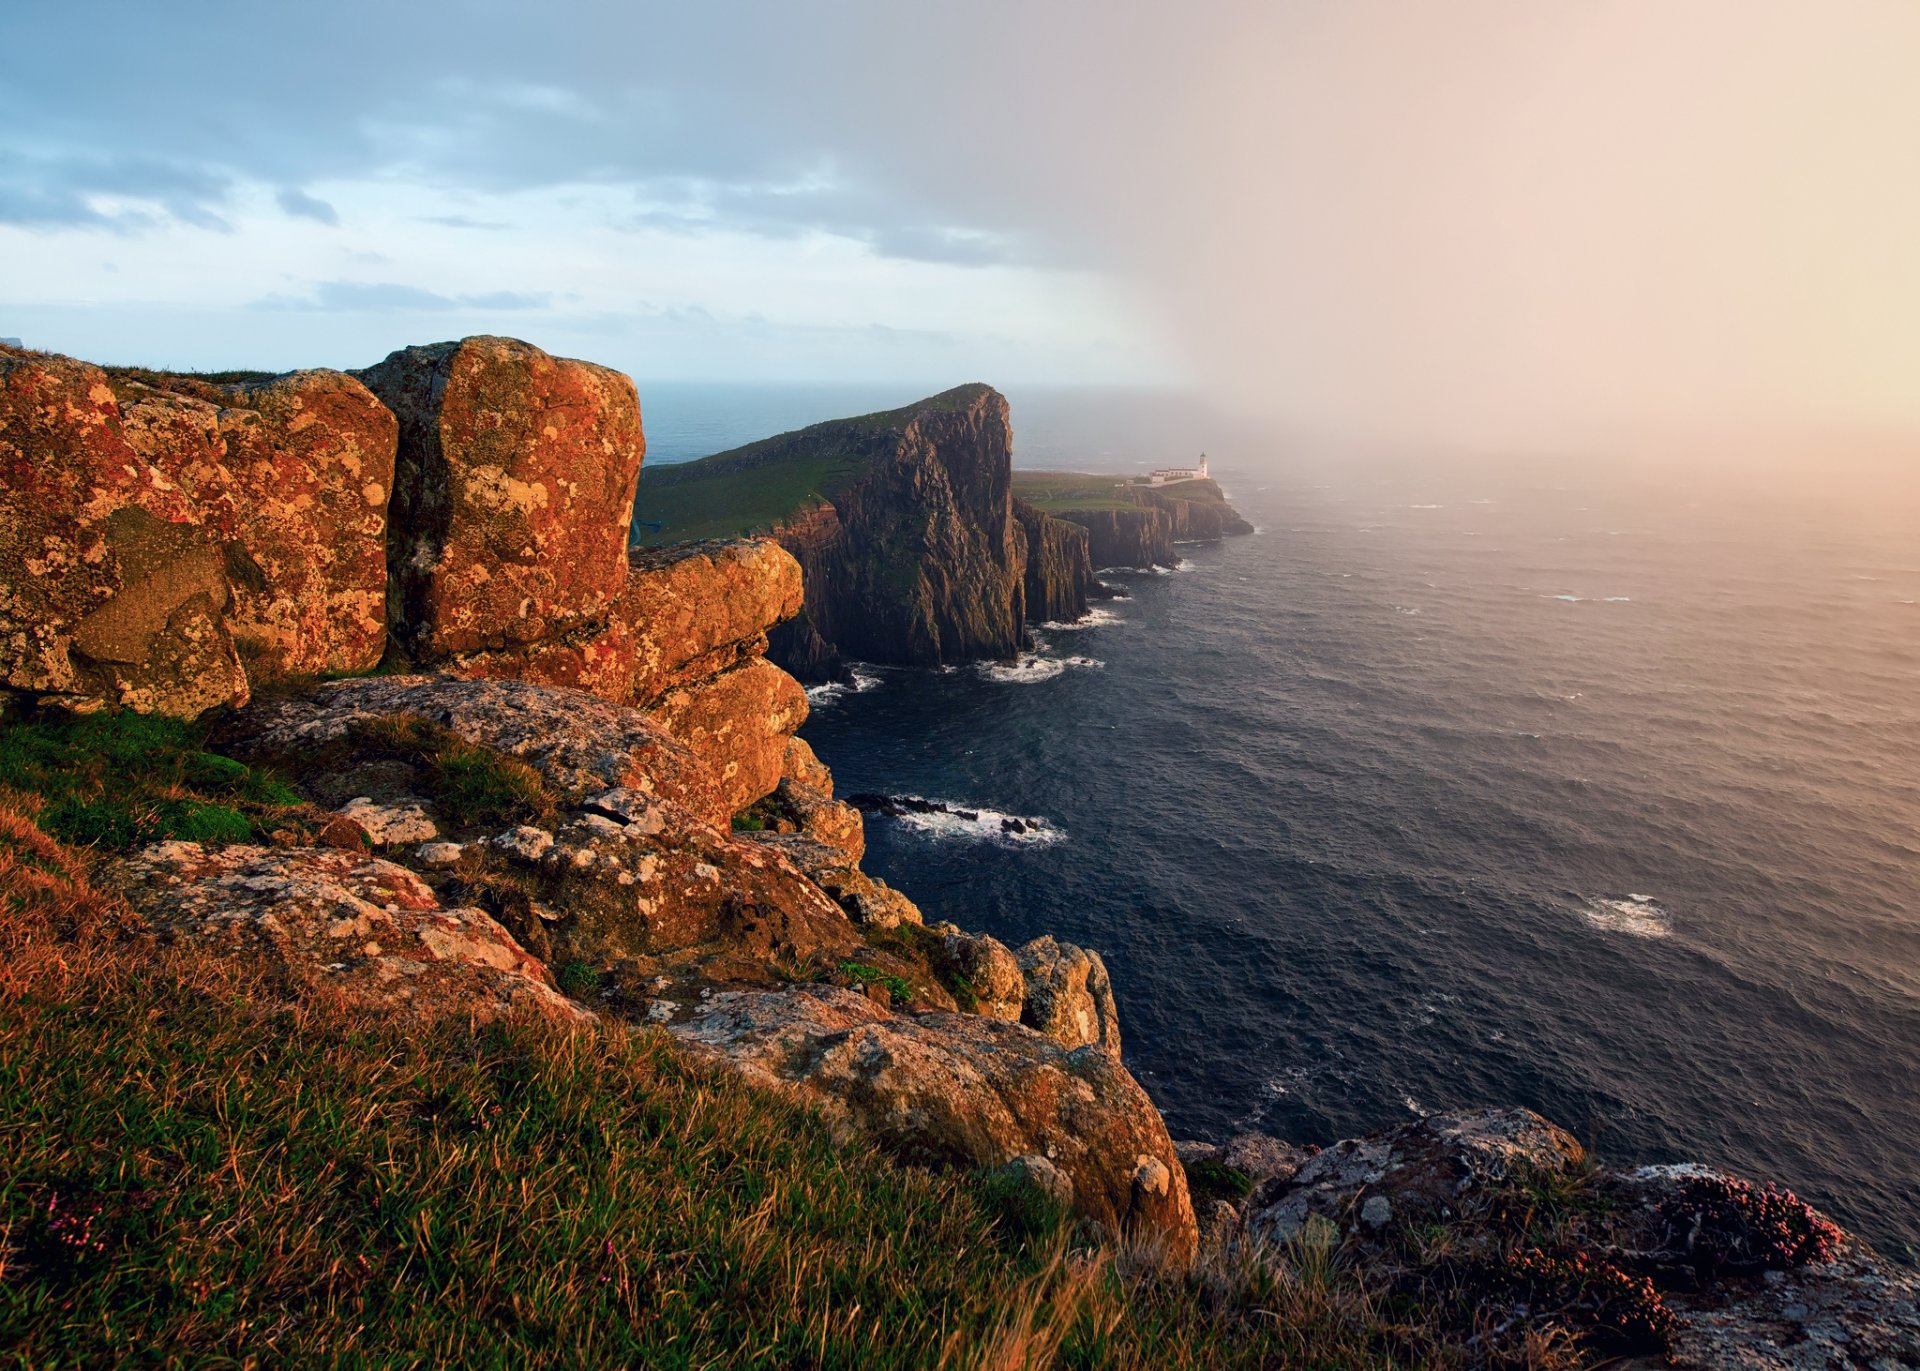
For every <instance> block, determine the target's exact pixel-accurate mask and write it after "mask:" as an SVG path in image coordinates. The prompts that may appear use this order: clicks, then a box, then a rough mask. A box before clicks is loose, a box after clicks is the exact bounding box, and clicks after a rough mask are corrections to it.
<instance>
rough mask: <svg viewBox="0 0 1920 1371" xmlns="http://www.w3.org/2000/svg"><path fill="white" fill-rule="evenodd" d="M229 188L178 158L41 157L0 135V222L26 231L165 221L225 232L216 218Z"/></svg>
mask: <svg viewBox="0 0 1920 1371" xmlns="http://www.w3.org/2000/svg"><path fill="white" fill-rule="evenodd" d="M231 190H232V182H231V180H230V178H228V177H226V176H225V175H223V174H222V173H221V172H219V171H218V170H217V169H211V168H207V167H201V166H195V165H192V164H189V163H186V162H181V161H177V160H167V159H163V158H152V157H143V156H127V155H103V154H98V153H52V154H48V153H40V154H35V153H32V152H28V151H24V150H21V149H18V148H9V147H7V146H6V144H5V140H4V138H0V223H6V224H18V225H22V226H24V227H29V228H57V227H68V228H72V227H81V228H104V229H110V230H114V231H116V232H123V233H126V232H135V231H138V230H141V229H146V228H152V227H154V226H156V225H158V224H160V223H162V222H164V220H165V219H166V218H168V217H171V218H173V219H176V220H178V221H180V222H181V223H186V224H191V225H193V226H195V227H197V228H205V229H213V230H217V231H225V230H227V229H228V228H230V225H229V223H228V221H227V219H226V217H225V216H224V215H223V214H221V213H220V209H221V208H222V207H224V205H225V203H226V201H227V198H228V196H229V194H230V192H231Z"/></svg>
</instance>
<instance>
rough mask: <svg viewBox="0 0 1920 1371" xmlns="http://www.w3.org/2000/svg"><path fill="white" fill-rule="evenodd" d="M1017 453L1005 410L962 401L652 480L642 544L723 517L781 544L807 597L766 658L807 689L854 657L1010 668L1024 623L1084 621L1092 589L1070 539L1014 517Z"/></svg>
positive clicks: (938, 400)
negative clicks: (654, 528)
mask: <svg viewBox="0 0 1920 1371" xmlns="http://www.w3.org/2000/svg"><path fill="white" fill-rule="evenodd" d="M1012 443H1013V435H1012V428H1011V425H1010V423H1009V418H1008V409H1007V402H1006V399H1005V397H1003V396H1002V395H1000V394H999V393H998V392H997V391H994V390H992V389H990V388H989V387H986V386H979V385H974V386H962V387H960V388H958V389H956V390H951V391H947V392H945V393H944V394H941V395H936V396H933V397H931V398H929V399H926V400H923V401H921V402H920V403H918V404H916V405H909V406H907V407H905V408H904V409H899V410H893V411H890V412H887V413H884V414H874V415H867V416H864V417H862V418H858V419H843V420H836V421H833V422H830V423H825V424H816V425H814V426H813V427H811V428H806V429H801V430H799V431H798V432H795V433H788V434H783V435H781V436H779V437H777V438H770V439H767V440H765V441H763V442H759V443H754V444H751V445H750V446H748V447H744V448H740V449H737V450H735V451H733V452H726V453H721V454H719V455H717V456H714V457H708V458H705V459H703V460H701V461H698V462H690V463H686V464H684V465H681V466H675V467H667V468H662V469H659V470H656V471H649V472H648V473H647V474H646V476H645V477H644V479H643V480H642V482H641V496H640V515H641V517H642V518H643V519H646V520H648V521H649V523H650V524H651V523H658V524H659V525H660V529H659V532H658V533H657V534H649V535H647V539H648V541H654V542H659V541H663V540H667V541H670V540H673V539H677V538H684V537H688V536H697V535H700V534H704V533H706V532H709V531H711V525H713V524H714V523H716V522H719V519H720V516H718V515H716V514H715V511H716V510H727V509H737V510H738V511H739V513H738V514H737V516H735V517H734V520H733V526H734V527H736V528H737V527H752V528H754V529H756V530H760V531H765V532H768V533H771V534H772V535H773V536H774V537H776V538H778V539H779V541H780V543H781V545H782V546H784V547H785V548H786V549H787V550H788V551H789V552H791V553H792V554H793V556H794V557H795V558H796V559H797V560H798V562H799V564H800V566H801V568H802V570H803V573H804V575H803V579H804V583H805V586H806V597H805V609H804V612H803V613H802V614H801V615H799V616H798V617H797V618H795V619H793V621H792V622H791V623H790V624H788V625H787V626H786V627H785V628H783V629H781V630H779V631H777V632H776V633H775V634H774V635H773V643H772V649H771V651H772V656H773V659H774V660H775V661H777V662H779V663H780V665H781V666H783V667H785V668H786V669H787V670H788V671H790V672H792V673H793V674H794V675H795V676H797V677H799V678H800V679H802V680H805V681H810V682H812V681H825V680H840V679H845V674H846V667H845V660H846V659H848V658H853V659H858V660H864V661H873V662H886V663H894V664H899V665H907V666H942V665H947V664H950V663H955V662H965V661H974V660H980V659H995V658H1007V657H1012V656H1014V655H1015V654H1016V653H1017V652H1019V651H1020V650H1021V649H1022V648H1023V647H1026V646H1028V644H1029V638H1028V634H1027V631H1026V625H1027V624H1028V623H1029V622H1040V621H1045V620H1050V619H1064V618H1076V617H1078V616H1079V615H1081V614H1084V613H1085V612H1086V600H1087V595H1088V592H1089V590H1090V589H1091V588H1092V586H1093V577H1092V571H1091V567H1090V565H1089V564H1088V562H1087V559H1086V556H1085V546H1084V544H1085V540H1084V539H1083V538H1082V537H1081V536H1080V534H1079V533H1078V531H1076V530H1074V529H1072V528H1070V527H1067V526H1064V525H1062V524H1061V523H1060V521H1058V520H1055V519H1053V518H1052V517H1051V516H1049V515H1047V514H1045V513H1043V512H1042V511H1040V510H1037V509H1032V508H1024V509H1019V510H1017V509H1016V507H1015V501H1014V499H1013V496H1012V455H1011V454H1012ZM788 489H790V490H791V492H792V493H791V497H790V498H789V499H786V500H785V501H784V502H783V503H777V504H775V505H772V506H769V505H768V504H767V501H768V500H769V498H773V497H770V496H769V495H768V494H767V492H768V491H770V490H774V491H778V490H788Z"/></svg>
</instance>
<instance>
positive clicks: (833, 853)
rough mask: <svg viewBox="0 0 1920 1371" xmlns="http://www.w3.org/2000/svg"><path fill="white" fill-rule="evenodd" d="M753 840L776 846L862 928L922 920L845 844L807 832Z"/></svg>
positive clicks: (916, 910)
mask: <svg viewBox="0 0 1920 1371" xmlns="http://www.w3.org/2000/svg"><path fill="white" fill-rule="evenodd" d="M783 784H784V782H783ZM753 841H754V842H756V843H759V844H761V845H763V846H766V847H771V848H775V849H777V850H778V851H779V852H780V853H781V854H783V855H784V856H785V857H786V858H787V859H788V860H789V861H791V862H792V863H793V864H794V866H796V867H797V868H799V870H800V871H801V872H802V873H804V874H805V876H806V878H807V879H808V880H809V881H812V882H813V883H814V884H815V885H816V886H818V887H819V888H820V889H821V890H822V891H824V892H825V893H826V895H827V896H828V897H829V898H830V899H832V900H833V902H834V903H835V904H837V905H839V906H840V908H841V909H842V910H843V911H845V913H846V916H847V917H848V918H849V919H851V920H852V921H853V922H854V923H855V924H858V925H860V926H861V927H863V928H880V929H892V928H898V927H900V925H902V924H914V925H920V924H923V923H925V919H924V918H923V917H922V916H921V913H920V909H919V907H918V906H917V905H915V904H914V902H913V901H912V900H909V899H908V898H907V897H906V896H905V895H902V894H901V893H900V892H899V891H897V890H895V889H894V888H893V887H892V886H890V885H888V884H887V883H886V882H885V881H883V880H881V879H879V878H878V877H877V876H869V875H867V873H866V872H864V871H862V870H861V869H860V867H859V865H858V864H857V862H856V861H854V860H853V859H851V858H849V857H848V855H847V853H846V850H845V849H844V848H840V847H834V846H831V845H829V844H827V843H823V842H821V841H819V840H818V839H816V838H813V837H811V836H809V835H807V834H806V833H791V834H786V833H757V834H755V835H753Z"/></svg>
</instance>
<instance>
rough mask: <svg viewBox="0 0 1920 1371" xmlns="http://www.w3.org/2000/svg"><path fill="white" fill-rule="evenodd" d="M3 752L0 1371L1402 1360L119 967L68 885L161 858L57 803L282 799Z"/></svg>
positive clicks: (659, 1089) (1006, 1189)
mask: <svg viewBox="0 0 1920 1371" xmlns="http://www.w3.org/2000/svg"><path fill="white" fill-rule="evenodd" d="M0 743H4V745H5V748H6V751H7V755H9V756H14V757H32V758H34V759H35V762H36V769H35V770H34V771H33V772H32V773H31V774H30V775H26V776H23V775H22V774H21V773H20V772H14V773H12V775H11V776H10V777H9V779H10V780H14V781H16V782H20V781H25V782H26V783H27V784H28V785H29V787H30V788H28V789H6V788H0V1158H4V1160H0V1360H3V1361H5V1362H6V1363H7V1364H10V1365H22V1366H56V1365H116V1364H125V1363H130V1362H134V1361H139V1362H143V1363H146V1362H151V1363H154V1364H178V1363H191V1364H205V1363H218V1364H222V1365H227V1364H233V1365H265V1364H272V1365H296V1366H344V1365H364V1364H378V1365H383V1366H428V1365H459V1366H475V1367H485V1366H501V1367H505V1366H515V1367H519V1366H554V1367H561V1366H566V1367H572V1366H598V1365H607V1366H662V1367H671V1366H702V1367H712V1366H740V1367H755V1366H759V1367H790V1366H816V1367H829V1366H832V1367H863V1368H865V1367H895V1366H898V1367H953V1368H962V1367H980V1368H1016V1367H1030V1368H1040V1367H1046V1366H1056V1365H1057V1366H1073V1367H1096V1366H1098V1367H1106V1366H1123V1367H1124V1366H1135V1367H1155V1368H1159V1367H1173V1368H1177V1367H1203V1366H1204V1367H1232V1366H1295V1365H1298V1366H1306V1365H1313V1366H1355V1367H1358V1366H1376V1365H1386V1364H1389V1362H1397V1363H1398V1364H1405V1363H1406V1362H1407V1361H1409V1360H1415V1361H1426V1360H1429V1357H1428V1356H1427V1355H1426V1352H1427V1351H1428V1350H1430V1347H1429V1344H1428V1342H1427V1340H1426V1339H1425V1338H1424V1337H1421V1336H1418V1335H1414V1334H1409V1333H1407V1332H1405V1331H1403V1330H1401V1329H1399V1328H1397V1327H1396V1324H1397V1320H1396V1319H1392V1318H1389V1317H1386V1316H1385V1315H1384V1314H1378V1313H1376V1312H1375V1311H1374V1309H1373V1307H1372V1305H1371V1304H1370V1303H1369V1301H1368V1300H1367V1298H1366V1296H1365V1295H1364V1293H1363V1292H1362V1290H1361V1287H1360V1283H1359V1281H1358V1279H1357V1278H1356V1277H1354V1276H1351V1275H1349V1274H1346V1273H1344V1272H1342V1271H1341V1270H1339V1269H1338V1268H1337V1267H1336V1266H1335V1265H1334V1264H1332V1263H1331V1261H1330V1260H1328V1259H1327V1254H1326V1252H1325V1251H1324V1250H1322V1251H1320V1252H1319V1254H1318V1255H1314V1254H1312V1253H1308V1254H1307V1255H1306V1258H1305V1259H1304V1260H1303V1262H1302V1263H1301V1264H1300V1265H1299V1266H1297V1267H1285V1268H1271V1269H1268V1268H1256V1267H1254V1266H1252V1265H1251V1264H1247V1265H1245V1266H1241V1267H1231V1268H1229V1267H1226V1266H1221V1267H1217V1268H1212V1269H1207V1270H1203V1271H1201V1272H1199V1273H1196V1274H1194V1275H1192V1276H1183V1277H1179V1278H1162V1277H1153V1276H1149V1275H1147V1274H1145V1273H1144V1271H1142V1272H1135V1271H1133V1270H1131V1269H1130V1268H1129V1267H1128V1265H1127V1263H1126V1261H1125V1259H1124V1256H1123V1255H1122V1254H1119V1253H1116V1252H1115V1251H1114V1250H1113V1249H1109V1248H1101V1247H1098V1246H1088V1245H1084V1244H1081V1243H1080V1241H1079V1240H1078V1239H1077V1238H1076V1236H1075V1234H1074V1232H1073V1230H1072V1229H1071V1228H1070V1226H1069V1223H1068V1221H1067V1219H1066V1216H1065V1215H1064V1213H1063V1211H1061V1210H1060V1209H1058V1208H1056V1207H1055V1206H1054V1205H1053V1204H1052V1203H1051V1202H1049V1201H1048V1200H1047V1199H1045V1198H1044V1197H1043V1196H1042V1195H1041V1194H1040V1193H1039V1192H1038V1191H1036V1190H1034V1189H1033V1188H1031V1186H1030V1185H1028V1184H1027V1183H1026V1182H1014V1181H1011V1180H1008V1179H1005V1178H1001V1177H998V1176H996V1175H992V1174H984V1173H983V1174H955V1173H952V1172H946V1173H938V1172H930V1171H925V1170H920V1169H916V1168H913V1167H908V1166H903V1165H900V1164H898V1163H896V1162H894V1161H891V1160H889V1159H888V1158H886V1157H885V1156H883V1155H881V1154H880V1153H879V1152H877V1151H876V1150H874V1149H872V1148H871V1147H868V1146H866V1145H864V1144H861V1143H858V1142H855V1143H846V1142H844V1141H837V1140H836V1139H835V1138H834V1137H833V1136H832V1135H831V1134H830V1132H829V1130H828V1128H827V1127H826V1125H825V1124H824V1123H823V1122H822V1121H821V1120H820V1119H819V1117H818V1116H817V1115H815V1114H814V1113H812V1112H811V1111H810V1110H808V1109H805V1108H802V1107H801V1106H799V1105H796V1104H794V1103H791V1102H789V1101H787V1100H785V1099H782V1098H779V1097H776V1096H773V1095H769V1094H764V1093H761V1092H758V1091H755V1090H753V1089H750V1088H748V1087H746V1086H744V1085H743V1084H741V1083H740V1081H739V1079H738V1078H737V1077H735V1076H732V1075H723V1074H721V1073H719V1072H717V1071H712V1070H708V1069H706V1068H704V1067H702V1066H700V1065H698V1064H695V1063H693V1062H691V1061H690V1060H688V1059H687V1058H686V1057H684V1056H683V1055H682V1054H681V1053H680V1051H679V1050H677V1049H676V1048H675V1047H674V1046H673V1045H672V1044H671V1043H670V1042H669V1040H668V1039H667V1038H666V1036H665V1035H664V1034H661V1033H658V1032H654V1031H643V1030H639V1029H633V1028H627V1027H623V1026H620V1025H616V1024H602V1025H598V1026H595V1027H593V1028H590V1029H586V1030H577V1031H572V1032H569V1031H566V1030H563V1029H556V1028H554V1027H551V1026H544V1025H540V1024H536V1023H531V1022H528V1023H508V1024H505V1025H499V1026H494V1027H490V1028H484V1029H474V1028H470V1027H466V1026H463V1025H457V1024H451V1025H444V1026H443V1027H441V1028H440V1029H438V1030H435V1031H432V1032H430V1033H425V1034H422V1033H419V1032H411V1033H410V1032H405V1031H402V1030H401V1029H399V1028H398V1027H396V1026H394V1025H392V1024H389V1023H385V1022H382V1021H380V1020H378V1019H375V1018H369V1017H365V1016H355V1015H353V1014H350V1013H348V1012H347V1011H345V1010H338V1009H333V1008H330V1007H329V1006H328V1005H327V1004H325V1003H317V1002H312V1001H309V1002H305V1003H301V1004H297V1005H293V1004H289V1003H287V1002H286V1000H285V999H284V997H283V996H282V995H281V994H280V993H279V992H278V991H277V990H276V988H275V987H274V986H272V985H269V984H267V983H265V982H264V981H262V980H261V979H259V978H258V976H257V974H255V973H249V972H246V971H243V970H241V969H239V968H238V967H237V966H236V965H235V964H232V963H226V962H221V961H218V960H215V961H208V960H205V959H196V958H193V957H191V956H189V955H187V954H185V953H182V952H179V951H176V950H173V949H170V948H168V947H166V946H157V945H154V944H153V943H151V942H150V941H148V940H146V939H145V938H144V937H143V936H141V934H140V932H139V929H138V921H137V919H136V918H135V917H134V916H133V915H132V913H131V911H129V910H128V909H126V907H125V906H123V905H121V904H120V903H119V901H118V900H117V899H116V898H115V897H114V896H113V895H112V894H111V893H110V892H109V891H108V890H107V889H105V888H103V887H102V886H101V885H99V884H98V883H97V882H96V874H95V873H96V869H97V867H98V865H99V863H101V862H102V861H104V860H106V859H108V858H110V857H111V856H112V854H113V852H114V850H115V849H116V848H118V847H123V846H127V845H130V844H132V843H134V842H137V841H140V840H142V838H143V837H145V836H150V835H151V833H154V832H158V833H165V832H169V831H173V829H174V828H175V826H176V825H175V822H173V821H169V820H165V817H164V816H162V820H157V821H156V825H157V826H156V827H154V828H153V829H151V830H149V829H148V828H146V826H144V825H141V824H112V825H107V826H105V827H102V828H99V829H97V830H94V832H95V833H96V837H95V840H94V844H93V845H92V846H88V847H69V846H66V845H63V844H62V843H60V842H58V841H56V840H55V839H54V838H53V837H52V836H50V835H49V833H48V832H47V831H46V827H47V826H52V827H58V828H61V829H62V830H63V831H72V830H70V829H69V828H68V827H67V825H68V824H69V822H70V820H69V817H67V816H71V814H72V813H73V812H74V810H73V808H72V804H71V801H72V800H73V798H74V794H75V791H76V787H74V786H69V785H67V784H66V782H64V781H62V780H61V779H60V778H61V777H63V776H67V775H74V776H81V777H86V776H96V777H97V776H99V775H101V774H102V769H103V768H104V767H108V766H116V767H119V768H121V769H123V770H125V771H127V772H130V773H131V772H139V773H144V774H151V775H154V776H158V777H161V778H163V780H161V781H159V782H156V783H155V786H154V788H153V789H152V791H151V792H150V793H148V792H143V794H144V796H145V797H144V798H142V797H140V796H136V797H135V798H134V799H133V800H132V801H130V804H129V808H130V810H131V811H132V812H133V813H135V814H136V815H143V814H147V813H148V812H149V811H150V810H154V811H155V812H157V810H155V807H156V806H157V805H158V804H159V803H160V802H161V801H162V800H164V801H166V802H170V803H173V804H175V805H180V806H191V805H204V806H219V807H223V808H226V809H229V810H230V811H232V812H233V813H234V814H236V815H237V816H240V817H242V818H245V817H247V816H249V815H250V814H257V813H259V812H260V811H259V810H256V809H255V808H254V807H255V806H258V805H270V804H271V802H272V801H273V800H277V799H278V798H279V797H278V796H277V795H276V794H273V793H271V792H268V793H267V794H266V796H265V798H264V799H256V798H254V795H253V794H252V791H257V790H260V789H262V788H265V787H269V786H270V785H271V778H270V777H265V776H261V775H258V774H255V775H254V776H253V777H252V779H251V780H250V781H249V782H248V783H247V784H245V785H241V784H239V778H237V777H236V776H235V775H234V774H233V773H232V771H230V770H229V769H228V768H222V767H220V766H218V765H215V764H212V763H209V762H207V761H205V760H201V759H204V758H208V757H212V756H214V755H216V754H213V753H209V752H207V751H205V743H206V740H205V737H204V736H203V735H201V734H200V733H198V732H196V731H190V730H176V729H174V728H172V727H168V728H163V729H153V728H150V727H148V726H146V725H145V724H144V723H142V722H141V721H138V720H133V719H130V718H128V717H126V716H111V715H110V716H103V717H101V718H99V719H97V720H95V721H93V722H92V723H91V724H90V725H89V726H88V727H87V728H85V729H81V730H77V731H76V730H74V729H72V728H71V727H70V726H68V725H48V724H41V723H32V722H27V723H17V722H16V723H8V724H0ZM63 759H64V760H63ZM236 765H237V764H236ZM249 787H251V790H250V789H249ZM77 790H78V791H79V792H81V793H83V794H84V795H88V796H91V795H92V789H91V787H90V786H88V785H84V784H83V785H80V786H78V787H77ZM161 792H164V794H162V793H161ZM94 798H98V797H97V796H96V797H94ZM180 812H183V813H184V812H189V811H184V810H183V811H180ZM177 817H178V816H177V814H176V815H175V818H176V819H177ZM263 817H264V816H263ZM276 817H277V816H276Z"/></svg>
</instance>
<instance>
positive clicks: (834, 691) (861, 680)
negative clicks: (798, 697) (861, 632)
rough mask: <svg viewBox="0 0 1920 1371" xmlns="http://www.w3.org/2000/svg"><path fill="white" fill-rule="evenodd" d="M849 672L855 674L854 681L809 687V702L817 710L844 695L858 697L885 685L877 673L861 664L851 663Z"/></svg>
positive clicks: (848, 668) (829, 682) (848, 667)
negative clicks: (864, 692)
mask: <svg viewBox="0 0 1920 1371" xmlns="http://www.w3.org/2000/svg"><path fill="white" fill-rule="evenodd" d="M847 670H848V671H850V672H851V673H852V674H853V681H852V683H851V684H848V683H847V682H844V681H828V682H827V683H826V684H825V685H817V686H808V687H807V702H808V703H809V704H811V705H812V706H813V707H814V708H815V709H819V708H821V707H822V706H824V705H830V704H832V703H833V702H834V701H836V700H838V699H840V698H841V697H842V696H844V695H858V694H860V693H861V692H862V691H867V690H872V689H874V688H875V687H876V686H879V685H881V684H883V681H882V678H881V676H880V674H879V673H878V672H877V671H872V670H870V669H868V668H867V667H865V666H863V665H861V664H860V663H859V662H849V663H848V664H847Z"/></svg>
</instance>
